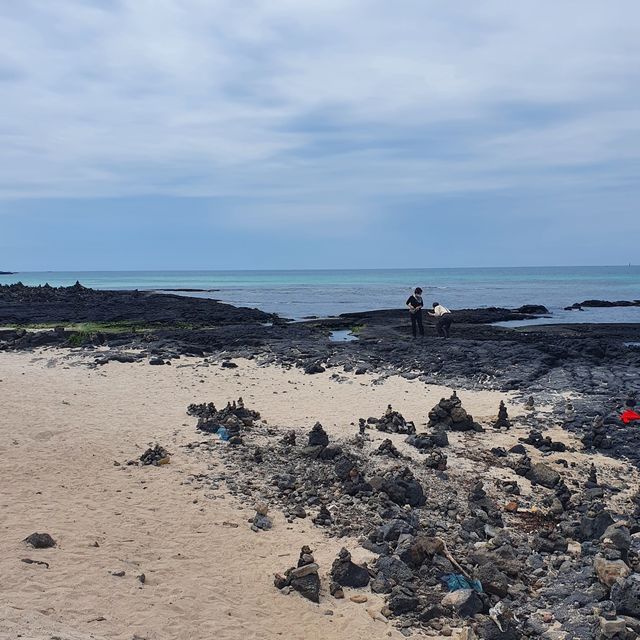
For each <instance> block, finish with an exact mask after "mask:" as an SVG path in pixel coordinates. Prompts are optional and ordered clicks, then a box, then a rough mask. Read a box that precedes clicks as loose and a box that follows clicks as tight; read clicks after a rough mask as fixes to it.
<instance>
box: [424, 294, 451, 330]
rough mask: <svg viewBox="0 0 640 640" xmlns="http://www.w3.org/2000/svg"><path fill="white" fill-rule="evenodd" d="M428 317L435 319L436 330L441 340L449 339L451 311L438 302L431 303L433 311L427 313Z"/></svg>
mask: <svg viewBox="0 0 640 640" xmlns="http://www.w3.org/2000/svg"><path fill="white" fill-rule="evenodd" d="M429 315H430V316H433V317H434V318H435V319H436V330H437V331H438V335H439V336H440V337H441V338H448V337H449V329H450V328H451V323H452V322H453V318H452V317H451V311H449V309H447V307H445V306H443V305H441V304H440V303H439V302H434V303H433V311H429Z"/></svg>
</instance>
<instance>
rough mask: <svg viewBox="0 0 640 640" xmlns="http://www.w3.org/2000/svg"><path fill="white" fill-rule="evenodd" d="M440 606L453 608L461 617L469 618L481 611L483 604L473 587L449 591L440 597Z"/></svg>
mask: <svg viewBox="0 0 640 640" xmlns="http://www.w3.org/2000/svg"><path fill="white" fill-rule="evenodd" d="M442 606H443V607H446V608H449V609H453V610H454V611H455V613H456V614H457V615H459V616H460V617H461V618H471V617H472V616H475V615H476V613H482V611H483V610H484V608H485V604H484V602H483V601H482V598H481V597H480V596H479V595H478V593H477V592H476V591H474V590H473V589H458V590H457V591H451V592H449V593H447V594H446V595H445V596H444V598H442Z"/></svg>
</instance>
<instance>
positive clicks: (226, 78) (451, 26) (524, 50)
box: [0, 0, 640, 270]
mask: <svg viewBox="0 0 640 640" xmlns="http://www.w3.org/2000/svg"><path fill="white" fill-rule="evenodd" d="M639 24H640V3H638V2H637V0H617V1H616V2H611V3H605V2H602V1H601V0H597V1H592V0H574V1H572V0H563V1H562V2H557V1H551V0H535V1H533V0H518V1H513V0H493V1H492V0H483V1H482V2H469V1H468V0H458V1H456V0H447V1H446V2H445V1H442V0H438V1H430V0H398V1H397V2H389V1H388V0H384V1H383V0H361V1H356V0H354V1H348V0H342V1H337V0H313V1H312V0H270V1H267V0H264V1H262V0H255V1H245V2H242V1H239V0H229V1H223V0H220V1H217V0H121V1H112V2H110V1H108V0H95V1H90V0H56V1H55V2H50V1H49V0H20V1H19V2H8V1H5V2H0V39H1V41H2V43H3V46H2V48H1V50H0V96H1V101H2V102H1V104H2V108H1V109H0V269H21V270H28V269H31V270H39V269H52V270H55V269H133V268H141V269H145V268H147V269H171V268H176V269H177V268H199V269H207V268H211V269H224V268H230V269H238V268H315V267H320V268H330V267H435V266H474V265H478V266H483V265H487V266H490V265H543V264H549V265H560V264H578V265H582V264H622V263H627V262H635V263H638V262H640V215H639V213H640V212H639V211H638V202H639V197H640V37H639V36H638V34H639V32H638V25H639Z"/></svg>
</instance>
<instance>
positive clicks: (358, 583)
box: [331, 547, 369, 589]
mask: <svg viewBox="0 0 640 640" xmlns="http://www.w3.org/2000/svg"><path fill="white" fill-rule="evenodd" d="M331 578H332V579H333V581H334V582H335V583H337V584H339V585H341V586H343V587H354V588H356V589H357V588H359V587H366V586H367V585H368V584H369V571H368V570H367V569H366V568H365V567H361V566H359V565H357V564H355V563H354V562H352V561H351V554H350V553H349V552H348V551H347V550H346V549H345V548H344V547H343V548H342V549H341V550H340V553H339V554H338V557H337V558H336V559H335V560H334V562H333V565H332V566H331Z"/></svg>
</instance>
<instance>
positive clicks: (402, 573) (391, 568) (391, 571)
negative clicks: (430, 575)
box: [375, 556, 413, 584]
mask: <svg viewBox="0 0 640 640" xmlns="http://www.w3.org/2000/svg"><path fill="white" fill-rule="evenodd" d="M375 568H376V571H377V576H376V578H378V579H379V578H381V577H383V578H384V579H385V580H389V581H393V582H395V583H396V584H401V583H403V582H407V581H409V580H412V579H413V571H411V569H410V568H409V567H408V566H407V565H406V564H405V563H404V562H402V560H400V558H397V557H395V556H381V557H380V558H378V561H377V562H376V566H375Z"/></svg>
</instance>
